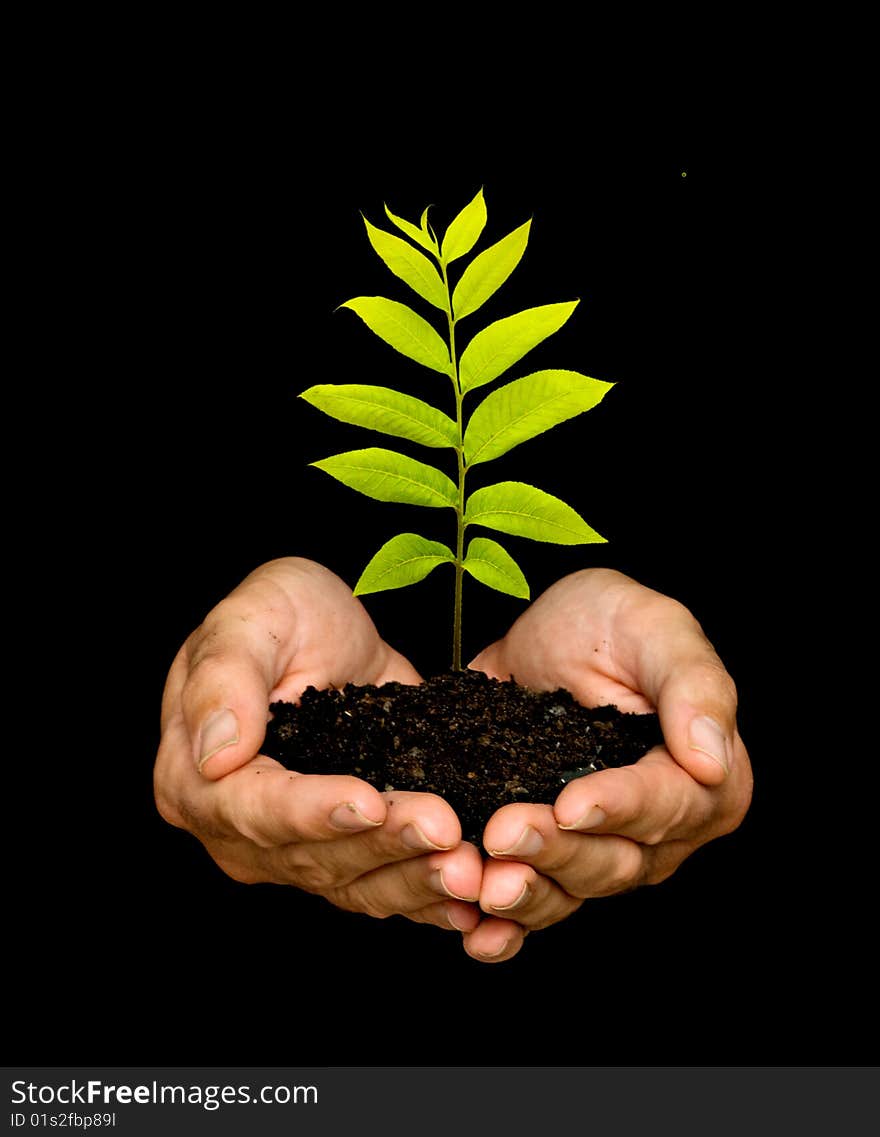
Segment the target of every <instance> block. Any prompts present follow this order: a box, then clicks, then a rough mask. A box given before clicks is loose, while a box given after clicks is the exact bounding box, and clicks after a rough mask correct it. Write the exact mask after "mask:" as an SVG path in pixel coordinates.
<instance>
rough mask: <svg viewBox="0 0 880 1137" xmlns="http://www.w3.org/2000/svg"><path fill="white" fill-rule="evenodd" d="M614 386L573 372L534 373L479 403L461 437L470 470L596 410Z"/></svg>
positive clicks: (509, 384)
mask: <svg viewBox="0 0 880 1137" xmlns="http://www.w3.org/2000/svg"><path fill="white" fill-rule="evenodd" d="M613 386H614V384H613V383H605V382H603V381H602V380H601V379H591V378H590V377H589V376H587V375H580V374H578V372H577V371H536V372H535V373H534V374H533V375H526V376H525V378H523V379H514V381H513V382H512V383H508V384H507V385H506V386H504V387H502V388H501V389H500V390H498V391H493V392H492V394H491V395H487V397H486V398H485V399H484V400H483V401H482V403H480V405H479V406H478V407H477V409H476V410H475V411H474V413H473V414H472V415H471V418H470V422H469V423H468V428H467V431H466V432H465V436H464V454H465V458H466V460H467V462H468V465H470V466H475V465H476V464H477V463H478V462H489V461H491V459H493V458H500V457H501V455H502V454H506V453H507V451H508V450H512V449H513V447H514V446H518V445H519V444H520V442H525V441H526V439H529V438H535V437H536V436H537V435H539V434H542V433H543V432H544V431H545V430H549V429H550V428H551V427H553V426H556V425H557V424H558V423H560V422H565V421H566V419H570V418H574V417H575V415H579V414H583V412H584V411H588V410H590V409H591V408H592V407H595V406H596V404H597V403H599V402H601V400H602V398H603V397H604V395H605V393H606V392H607V391H610V390H611V388H612V387H613Z"/></svg>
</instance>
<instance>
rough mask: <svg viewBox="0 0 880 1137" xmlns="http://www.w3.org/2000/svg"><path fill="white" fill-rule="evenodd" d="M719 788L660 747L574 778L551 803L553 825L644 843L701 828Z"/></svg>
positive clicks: (714, 808) (713, 810)
mask: <svg viewBox="0 0 880 1137" xmlns="http://www.w3.org/2000/svg"><path fill="white" fill-rule="evenodd" d="M720 805H721V802H720V799H719V796H718V791H717V790H713V789H710V788H708V787H706V786H703V785H700V783H699V782H697V781H695V780H694V778H693V777H691V775H690V774H689V773H688V772H687V771H686V770H684V769H683V768H682V767H681V766H680V765H679V764H678V763H677V762H676V761H675V760H674V759H673V758H672V756H671V755H670V754H669V752H668V751H667V750H666V749H665V748H664V747H656V748H655V749H654V750H652V751H650V752H649V753H648V754H646V755H645V756H644V758H641V759H640V760H639V761H638V762H636V763H635V764H634V765H632V766H622V767H620V768H619V769H616V770H601V771H599V772H598V773H596V774H590V775H589V776H588V777H585V778H576V779H574V781H571V782H569V783H568V785H567V786H566V787H565V788H564V789H563V790H562V792H561V793H560V795H559V797H558V798H557V799H556V801H555V803H554V805H553V814H554V817H555V819H556V823H557V825H558V826H559V827H560V828H561V829H563V830H573V831H576V832H580V833H593V834H599V833H614V834H617V835H618V836H621V837H629V838H630V839H632V840H634V841H639V842H641V843H643V844H646V845H657V844H659V843H660V842H661V841H667V840H672V839H679V838H690V837H693V836H695V835H696V834H698V833H703V834H704V836H705V833H706V831H707V826H709V825H710V824H711V823H712V821H713V819H714V818H715V816H716V814H720V813H721V812H722V810H721V809H720V808H719V807H720Z"/></svg>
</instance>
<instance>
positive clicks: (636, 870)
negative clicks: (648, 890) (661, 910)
mask: <svg viewBox="0 0 880 1137" xmlns="http://www.w3.org/2000/svg"><path fill="white" fill-rule="evenodd" d="M644 873H645V855H644V853H643V852H642V850H641V848H640V847H639V845H638V844H636V842H635V841H628V840H626V839H625V838H621V840H620V843H619V844H618V846H617V848H616V849H615V851H614V856H613V857H612V858H611V861H610V863H609V866H608V868H607V870H606V872H605V873H604V875H603V879H602V881H601V884H600V885H599V886H598V888H597V889H596V890H595V891H594V892H593V896H596V897H599V896H615V895H617V893H619V892H631V891H632V890H633V889H634V888H638V886H639V885H640V884H642V883H644Z"/></svg>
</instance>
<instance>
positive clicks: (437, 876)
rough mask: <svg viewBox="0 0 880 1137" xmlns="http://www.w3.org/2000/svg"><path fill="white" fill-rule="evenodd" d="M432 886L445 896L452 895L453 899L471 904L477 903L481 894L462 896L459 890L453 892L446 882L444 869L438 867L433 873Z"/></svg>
mask: <svg viewBox="0 0 880 1137" xmlns="http://www.w3.org/2000/svg"><path fill="white" fill-rule="evenodd" d="M430 880H431V887H432V888H433V889H435V890H436V891H437V892H441V893H442V894H443V895H444V896H451V897H452V899H453V900H465V901H467V902H468V903H469V904H476V902H477V901H478V900H479V899H480V898H479V896H460V895H459V894H458V893H457V892H453V891H452V889H451V888H450V887H449V885H448V884H447V883H446V878H445V877H444V875H443V870H442V869H436V870H435V871H434V872H432V873H431V877H430Z"/></svg>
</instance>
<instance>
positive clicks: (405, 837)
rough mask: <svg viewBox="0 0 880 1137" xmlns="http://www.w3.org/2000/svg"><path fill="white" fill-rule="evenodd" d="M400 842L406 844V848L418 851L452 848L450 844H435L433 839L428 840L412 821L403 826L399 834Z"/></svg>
mask: <svg viewBox="0 0 880 1137" xmlns="http://www.w3.org/2000/svg"><path fill="white" fill-rule="evenodd" d="M400 842H401V844H402V845H406V847H407V848H408V849H418V851H419V852H420V853H424V852H427V851H428V850H429V849H430V850H432V851H434V852H438V851H439V850H440V849H451V848H452V846H451V845H435V844H434V842H433V841H429V840H428V838H427V837H426V836H425V834H424V833H423V832H422V831H421V829H419V827H418V825H416V824H415V823H414V822H412V821H411V822H410V823H409V825H406V826H404V828H403V830H402V832H401V834H400Z"/></svg>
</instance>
